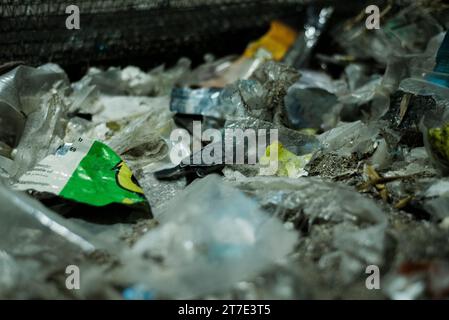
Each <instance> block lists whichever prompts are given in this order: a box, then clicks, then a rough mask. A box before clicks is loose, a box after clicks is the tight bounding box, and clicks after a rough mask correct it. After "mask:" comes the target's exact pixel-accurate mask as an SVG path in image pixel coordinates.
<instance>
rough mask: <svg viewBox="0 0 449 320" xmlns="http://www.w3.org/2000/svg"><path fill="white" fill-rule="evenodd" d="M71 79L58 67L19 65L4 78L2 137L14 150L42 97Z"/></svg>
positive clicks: (0, 99) (1, 89) (0, 97)
mask: <svg viewBox="0 0 449 320" xmlns="http://www.w3.org/2000/svg"><path fill="white" fill-rule="evenodd" d="M59 81H62V82H66V81H67V77H66V75H65V73H64V71H63V70H62V69H60V68H59V67H58V66H56V65H52V64H47V65H43V66H41V67H39V68H31V67H26V66H18V67H16V68H14V69H13V70H11V71H9V72H7V73H5V74H3V75H1V76H0V108H1V110H2V116H1V117H0V124H1V125H0V138H1V139H2V140H4V139H6V141H3V142H6V143H7V144H8V145H9V146H10V147H14V146H15V145H16V144H17V143H18V141H19V139H20V137H21V135H22V130H23V128H24V126H25V122H26V116H27V115H29V114H30V113H32V112H33V111H36V109H38V108H39V104H40V101H39V98H40V95H41V94H43V93H45V92H46V91H48V90H50V89H51V88H52V87H53V85H54V84H55V83H56V82H59Z"/></svg>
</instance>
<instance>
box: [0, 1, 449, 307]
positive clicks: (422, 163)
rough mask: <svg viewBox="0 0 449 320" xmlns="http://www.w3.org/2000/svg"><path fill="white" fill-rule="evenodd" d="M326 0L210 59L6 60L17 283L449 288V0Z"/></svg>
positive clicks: (8, 210)
mask: <svg viewBox="0 0 449 320" xmlns="http://www.w3.org/2000/svg"><path fill="white" fill-rule="evenodd" d="M311 6H312V8H313V10H309V11H308V15H307V19H306V21H305V22H304V28H303V29H295V28H294V27H292V26H291V25H289V24H288V23H286V22H283V21H273V22H272V24H271V26H270V28H269V30H268V31H267V33H266V34H265V35H262V36H261V38H260V39H255V40H254V41H253V42H252V43H250V44H248V46H247V48H246V49H245V50H244V51H243V52H240V53H239V52H236V54H235V55H233V56H227V57H220V58H216V57H213V56H212V55H207V56H205V62H204V63H203V64H201V65H199V66H194V65H193V64H192V63H191V62H190V60H189V59H187V58H181V59H180V60H179V62H178V63H177V64H176V65H174V66H169V67H166V66H160V67H157V68H155V69H153V70H150V71H144V70H141V69H140V68H138V67H135V66H128V67H125V68H118V67H109V68H107V69H100V68H96V67H92V68H90V69H89V71H88V72H87V73H86V74H85V76H84V77H83V78H82V79H80V80H78V81H74V82H71V81H70V80H69V78H68V76H67V75H66V73H65V71H64V70H63V69H62V68H61V67H60V66H58V65H56V64H51V63H49V64H45V65H42V66H39V67H31V66H26V65H14V64H5V65H3V66H2V67H0V205H1V208H0V297H1V298H20V299H22V298H25V299H27V298H44V299H45V298H67V299H73V298H74V299H89V298H104V299H165V298H167V299H194V298H217V299H221V298H228V299H315V298H330V299H337V298H338V299H350V298H368V299H369V298H373V299H379V298H380V299H420V298H448V295H449V264H448V263H447V261H448V259H449V246H448V244H449V178H448V174H449V35H448V33H447V29H448V26H449V7H448V6H447V5H445V4H444V3H443V2H440V1H400V2H399V1H398V2H393V1H391V2H388V4H387V5H385V6H384V7H382V12H381V26H380V28H379V29H372V30H370V29H367V27H366V25H365V20H364V19H361V18H360V16H361V15H360V14H357V15H355V16H353V17H351V18H349V19H345V20H342V21H337V22H333V23H332V24H331V19H332V17H333V14H334V11H335V10H334V9H335V8H334V7H332V6H329V7H320V8H315V7H313V4H312V5H311ZM362 16H363V17H364V15H363V14H362ZM320 41H321V42H322V41H332V43H331V44H327V47H329V46H331V47H333V48H334V50H333V52H332V53H329V50H327V51H326V52H324V51H322V48H323V47H322V46H320ZM232 133H233V134H234V136H232ZM239 133H241V134H242V135H243V136H242V135H240V136H239V135H238V134H239ZM68 266H77V267H78V268H79V270H80V273H81V282H80V284H79V289H78V290H69V289H68V288H67V287H66V277H67V273H66V270H67V267H68ZM373 268H374V270H378V271H379V272H380V275H379V276H380V285H379V286H378V287H376V288H374V289H373V288H370V287H369V283H368V282H369V281H368V280H367V277H368V276H369V275H370V273H367V270H373Z"/></svg>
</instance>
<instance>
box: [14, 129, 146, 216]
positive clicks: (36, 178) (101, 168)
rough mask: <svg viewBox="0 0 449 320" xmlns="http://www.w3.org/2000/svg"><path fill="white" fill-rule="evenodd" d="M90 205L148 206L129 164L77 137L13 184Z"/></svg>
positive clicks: (98, 146)
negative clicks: (75, 140)
mask: <svg viewBox="0 0 449 320" xmlns="http://www.w3.org/2000/svg"><path fill="white" fill-rule="evenodd" d="M14 188H15V189H17V190H33V191H37V192H47V193H52V194H55V195H58V196H60V197H63V198H65V199H69V200H73V201H76V202H79V203H84V204H88V205H92V206H98V207H100V206H106V205H110V204H116V203H118V204H123V205H130V206H131V205H139V204H142V205H144V206H145V205H148V202H147V200H146V198H145V196H144V193H143V190H142V188H141V187H140V186H139V184H138V182H137V180H136V179H135V178H134V176H133V174H132V172H131V170H130V169H129V167H128V166H127V165H126V164H125V163H124V162H123V160H122V159H121V158H120V156H118V155H117V154H116V153H115V152H114V151H113V150H112V149H111V148H110V147H108V146H107V145H105V144H104V143H101V142H99V141H93V140H88V139H84V138H79V139H78V141H77V142H76V143H73V144H66V145H64V146H62V147H60V148H59V149H58V151H57V152H56V154H54V155H50V156H47V157H46V158H45V159H43V160H42V161H41V162H39V163H38V164H37V165H36V166H35V167H34V168H33V169H32V170H30V171H29V172H27V173H25V174H24V175H23V176H22V177H20V179H19V181H18V183H16V184H15V185H14Z"/></svg>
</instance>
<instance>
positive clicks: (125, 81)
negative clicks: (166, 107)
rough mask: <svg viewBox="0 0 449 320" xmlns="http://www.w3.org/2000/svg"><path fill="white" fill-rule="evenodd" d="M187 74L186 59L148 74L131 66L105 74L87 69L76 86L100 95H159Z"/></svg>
mask: <svg viewBox="0 0 449 320" xmlns="http://www.w3.org/2000/svg"><path fill="white" fill-rule="evenodd" d="M188 71H190V61H189V60H188V59H186V58H183V59H180V60H179V61H178V64H177V65H175V66H174V67H172V68H170V69H167V70H166V69H165V67H164V66H160V67H157V68H154V69H153V70H151V71H149V72H144V71H142V70H141V69H139V68H138V67H134V66H128V67H126V68H124V69H119V68H116V67H110V68H109V69H107V70H106V71H102V70H100V69H97V68H91V69H89V71H88V73H87V74H86V75H85V76H84V77H83V79H81V80H80V83H84V84H85V85H94V86H95V87H96V88H97V89H98V90H99V92H100V93H102V94H107V95H135V96H161V95H167V94H169V93H170V91H171V89H172V87H173V86H174V84H175V83H176V82H178V81H180V80H181V79H182V78H183V77H184V76H185V75H186V74H187V73H188Z"/></svg>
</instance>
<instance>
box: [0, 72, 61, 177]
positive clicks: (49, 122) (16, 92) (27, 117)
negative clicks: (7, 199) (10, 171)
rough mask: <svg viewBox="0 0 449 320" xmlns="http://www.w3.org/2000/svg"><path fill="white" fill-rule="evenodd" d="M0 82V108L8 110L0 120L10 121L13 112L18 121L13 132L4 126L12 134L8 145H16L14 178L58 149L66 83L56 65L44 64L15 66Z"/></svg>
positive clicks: (12, 155) (13, 155) (13, 156)
mask: <svg viewBox="0 0 449 320" xmlns="http://www.w3.org/2000/svg"><path fill="white" fill-rule="evenodd" d="M0 83H1V86H0V97H1V99H2V103H1V105H2V106H4V108H5V107H9V109H10V111H9V112H5V113H4V114H3V115H2V116H1V117H0V118H1V120H0V121H10V120H11V119H9V118H8V117H9V115H11V112H15V114H16V116H15V117H16V119H15V120H18V121H19V122H20V124H17V123H15V124H16V125H17V127H15V128H14V130H13V129H12V128H10V127H8V126H7V127H6V128H7V129H8V130H10V131H9V134H11V133H13V132H14V135H15V140H16V141H15V142H14V144H13V145H11V146H16V143H17V142H18V144H17V146H16V149H15V150H14V151H13V152H12V154H11V157H12V158H13V159H14V162H15V165H16V167H17V172H16V174H15V176H16V177H17V176H18V175H20V174H22V173H23V172H25V171H26V170H28V169H30V168H31V167H32V166H34V164H35V163H36V162H37V161H39V160H41V159H42V158H43V157H45V156H46V155H47V154H48V153H49V152H52V150H53V151H54V150H55V148H56V147H58V146H59V144H60V142H61V138H62V137H63V128H64V121H61V120H62V118H63V117H64V116H65V111H66V106H65V104H64V102H63V99H62V96H63V92H64V91H65V90H66V89H67V88H68V80H67V77H66V75H65V73H64V71H63V70H62V69H61V68H59V66H57V65H53V64H47V65H43V66H41V67H39V68H31V67H25V66H19V67H17V68H15V69H13V70H12V71H10V72H8V73H6V74H4V75H2V76H1V80H0ZM19 114H20V116H17V115H19ZM5 117H6V118H5Z"/></svg>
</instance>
